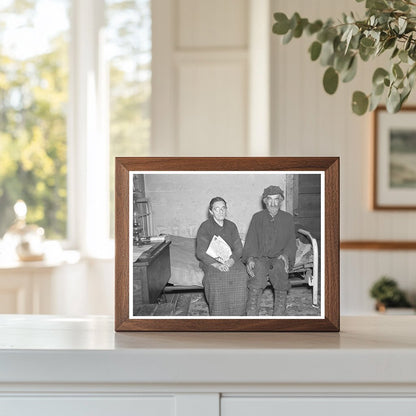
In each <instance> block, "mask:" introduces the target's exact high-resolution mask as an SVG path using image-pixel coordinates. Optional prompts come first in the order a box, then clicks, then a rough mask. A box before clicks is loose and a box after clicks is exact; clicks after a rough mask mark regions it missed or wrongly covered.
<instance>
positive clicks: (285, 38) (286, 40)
mask: <svg viewBox="0 0 416 416" xmlns="http://www.w3.org/2000/svg"><path fill="white" fill-rule="evenodd" d="M292 39H293V30H289V32H287V33H286V35H284V36H283V39H282V43H283V45H286V44H288V43H289V42H290V41H291V40H292Z"/></svg>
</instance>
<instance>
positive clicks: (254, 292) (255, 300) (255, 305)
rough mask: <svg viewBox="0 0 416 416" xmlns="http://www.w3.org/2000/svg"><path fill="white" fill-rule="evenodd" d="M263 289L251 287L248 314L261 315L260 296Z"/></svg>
mask: <svg viewBox="0 0 416 416" xmlns="http://www.w3.org/2000/svg"><path fill="white" fill-rule="evenodd" d="M262 293H263V289H249V290H248V299H247V308H246V312H247V316H259V307H260V297H261V294H262Z"/></svg>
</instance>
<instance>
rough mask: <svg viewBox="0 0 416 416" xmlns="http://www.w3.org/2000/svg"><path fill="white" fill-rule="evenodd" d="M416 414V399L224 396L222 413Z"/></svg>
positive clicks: (226, 415) (265, 415)
mask: <svg viewBox="0 0 416 416" xmlns="http://www.w3.org/2000/svg"><path fill="white" fill-rule="evenodd" d="M394 414H397V415H400V416H414V415H415V414H416V398H388V399H386V398H380V397H377V398H375V397H374V398H369V397H366V398H360V397H358V398H357V397H349V398H329V397H319V398H311V397H309V398H305V397H292V398H284V397H279V398H276V397H239V398H235V397H224V398H223V399H222V400H221V416H253V415H261V416H276V415H308V416H334V415H337V416H352V415H366V416H391V415H394Z"/></svg>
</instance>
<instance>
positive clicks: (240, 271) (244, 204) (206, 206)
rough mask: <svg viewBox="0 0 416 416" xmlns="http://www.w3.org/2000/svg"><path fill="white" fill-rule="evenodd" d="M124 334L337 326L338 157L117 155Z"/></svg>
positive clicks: (118, 307)
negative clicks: (131, 332)
mask: <svg viewBox="0 0 416 416" xmlns="http://www.w3.org/2000/svg"><path fill="white" fill-rule="evenodd" d="M115 202H116V220H115V230H116V270H115V272H116V287H115V296H116V298H115V329H116V331H339V159H338V158H335V157H325V158H273V157H271V158H116V201H115Z"/></svg>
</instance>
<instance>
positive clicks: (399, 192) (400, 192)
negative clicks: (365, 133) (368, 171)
mask: <svg viewBox="0 0 416 416" xmlns="http://www.w3.org/2000/svg"><path fill="white" fill-rule="evenodd" d="M415 119H416V107H405V108H403V109H402V110H401V111H400V112H399V113H396V114H390V113H388V112H387V110H386V108H385V107H380V108H378V109H376V110H375V112H374V142H373V143H374V152H373V154H374V174H373V208H374V209H386V210H388V209H389V210H409V209H416V123H415Z"/></svg>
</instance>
